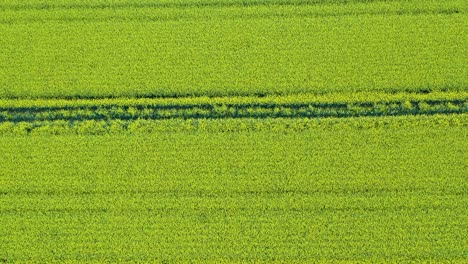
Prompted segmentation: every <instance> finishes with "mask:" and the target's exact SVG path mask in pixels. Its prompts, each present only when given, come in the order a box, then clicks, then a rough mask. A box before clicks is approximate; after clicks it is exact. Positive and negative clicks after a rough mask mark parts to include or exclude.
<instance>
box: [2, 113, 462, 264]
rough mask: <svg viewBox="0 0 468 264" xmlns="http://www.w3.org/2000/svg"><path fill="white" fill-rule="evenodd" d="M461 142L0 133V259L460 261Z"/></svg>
mask: <svg viewBox="0 0 468 264" xmlns="http://www.w3.org/2000/svg"><path fill="white" fill-rule="evenodd" d="M430 118H435V117H430ZM172 122H175V121H172ZM215 122H216V121H215ZM218 122H219V121H218ZM361 122H362V120H361ZM369 122H373V121H369ZM391 122H392V121H390V123H391ZM408 124H410V125H408ZM465 125H466V121H465ZM467 136H468V133H467V130H466V127H457V126H454V125H451V124H444V123H439V124H438V125H437V127H428V126H426V125H425V124H418V122H412V124H411V123H407V126H406V127H404V128H401V127H397V128H388V127H387V128H385V127H381V128H374V129H366V128H365V129H362V128H356V127H343V126H342V127H336V126H335V127H334V129H320V128H318V129H313V130H309V131H301V132H294V131H293V130H286V132H285V131H284V130H283V131H280V132H272V131H267V132H262V131H250V132H218V133H213V132H203V131H186V132H183V131H180V132H174V133H158V132H156V133H139V134H137V135H120V136H119V135H114V136H80V135H65V136H54V137H50V136H40V135H38V136H17V135H16V136H13V137H10V136H4V137H1V138H0V153H2V168H1V170H0V222H1V223H2V224H1V225H0V258H1V259H3V260H9V261H12V260H14V261H28V260H32V261H40V262H50V261H60V262H62V261H76V262H83V261H109V262H116V261H117V262H120V261H130V262H133V261H161V262H165V261H167V262H169V263H172V262H197V261H199V262H203V263H205V262H211V263H219V262H262V261H263V262H267V263H270V262H274V261H282V262H288V263H297V262H308V263H309V262H316V261H320V262H332V263H335V262H338V261H363V262H365V261H367V262H373V263H375V262H381V261H398V262H401V261H416V262H421V261H428V262H444V261H445V262H463V261H466V257H467V253H468V252H467V246H468V244H467V240H466V237H465V235H464V233H465V231H466V229H467V228H468V224H467V223H468V215H467V210H466V209H467V203H468V200H467V196H466V189H467V188H468V185H467V180H466V169H467V165H468V164H467V160H468V155H467V152H466V149H467V147H468V145H467V140H466V139H467ZM167 262H166V263H167Z"/></svg>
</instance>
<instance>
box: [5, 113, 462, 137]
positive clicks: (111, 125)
mask: <svg viewBox="0 0 468 264" xmlns="http://www.w3.org/2000/svg"><path fill="white" fill-rule="evenodd" d="M418 126H419V127H420V126H423V127H425V128H446V127H466V126H468V114H466V113H465V114H452V115H417V116H385V117H350V118H295V119H291V118H265V119H256V118H242V119H234V118H225V119H166V120H145V119H138V120H120V119H117V120H107V121H106V120H85V121H65V120H56V121H34V122H18V123H14V122H2V123H0V135H4V136H6V135H10V136H18V135H118V134H140V135H141V134H153V133H163V134H165V133H179V132H184V133H198V132H209V133H218V132H243V133H245V132H273V133H292V132H304V131H311V130H337V129H363V130H369V129H404V128H414V127H418Z"/></svg>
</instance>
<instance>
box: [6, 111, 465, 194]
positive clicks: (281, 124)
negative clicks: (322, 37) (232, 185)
mask: <svg viewBox="0 0 468 264" xmlns="http://www.w3.org/2000/svg"><path fill="white" fill-rule="evenodd" d="M418 126H424V127H425V128H437V129H438V128H446V127H459V128H462V127H468V114H466V113H462V114H443V115H441V114H436V115H407V116H380V117H375V116H369V117H347V118H342V117H339V118H336V117H330V118H281V117H279V118H263V119H259V118H222V119H215V118H212V119H195V118H192V119H181V118H177V119H161V120H149V119H136V120H134V119H132V120H121V119H111V120H72V121H69V120H68V121H67V120H52V121H51V120H46V121H32V122H0V135H2V136H14V137H15V136H25V135H119V134H138V135H145V134H152V133H162V134H177V133H199V132H209V133H214V134H217V133H226V132H236V133H237V132H241V133H250V132H269V133H295V132H305V131H319V130H333V131H335V130H337V129H354V130H356V129H357V130H369V129H370V130H372V129H407V128H414V127H418ZM0 195H1V193H0Z"/></svg>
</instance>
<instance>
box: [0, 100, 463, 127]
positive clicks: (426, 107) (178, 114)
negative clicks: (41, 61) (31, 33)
mask: <svg viewBox="0 0 468 264" xmlns="http://www.w3.org/2000/svg"><path fill="white" fill-rule="evenodd" d="M467 112H468V102H467V101H466V100H462V99H453V100H423V101H409V100H406V101H388V102H353V103H340V102H320V103H315V102H308V103H307V102H303V103H299V102H296V103H289V104H281V103H280V104H274V103H258V102H257V103H246V104H239V103H226V104H209V103H202V104H175V105H165V104H161V105H159V104H153V105H145V104H132V105H112V104H110V105H105V106H102V105H87V106H73V105H69V106H62V107H24V106H23V107H8V108H1V107H0V122H34V121H54V120H67V121H84V120H113V119H120V120H136V119H153V120H156V119H172V118H183V119H192V118H195V119H199V118H203V119H206V118H278V117H284V118H315V117H360V116H397V115H421V114H426V115H431V114H454V113H458V114H459V113H467Z"/></svg>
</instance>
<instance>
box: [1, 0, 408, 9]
mask: <svg viewBox="0 0 468 264" xmlns="http://www.w3.org/2000/svg"><path fill="white" fill-rule="evenodd" d="M397 1H399V0H392V1H388V0H351V1H349V0H295V1H291V0H248V1H240V0H225V1H222V0H221V1H199V0H198V1H197V0H195V1H159V2H151V1H144V2H140V3H139V2H127V1H123V2H114V3H112V2H107V3H102V2H98V1H95V2H94V3H93V2H91V3H89V2H86V3H79V2H78V3H77V2H73V1H71V2H70V3H68V4H66V3H53V2H50V3H47V2H43V3H30V4H28V3H26V4H25V3H21V4H18V3H13V4H11V3H10V4H0V11H1V10H14V11H20V10H51V9H54V10H56V9H129V8H188V7H196V8H200V7H233V6H239V7H248V6H285V5H286V6H289V5H294V6H302V5H318V4H348V3H370V2H397Z"/></svg>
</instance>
